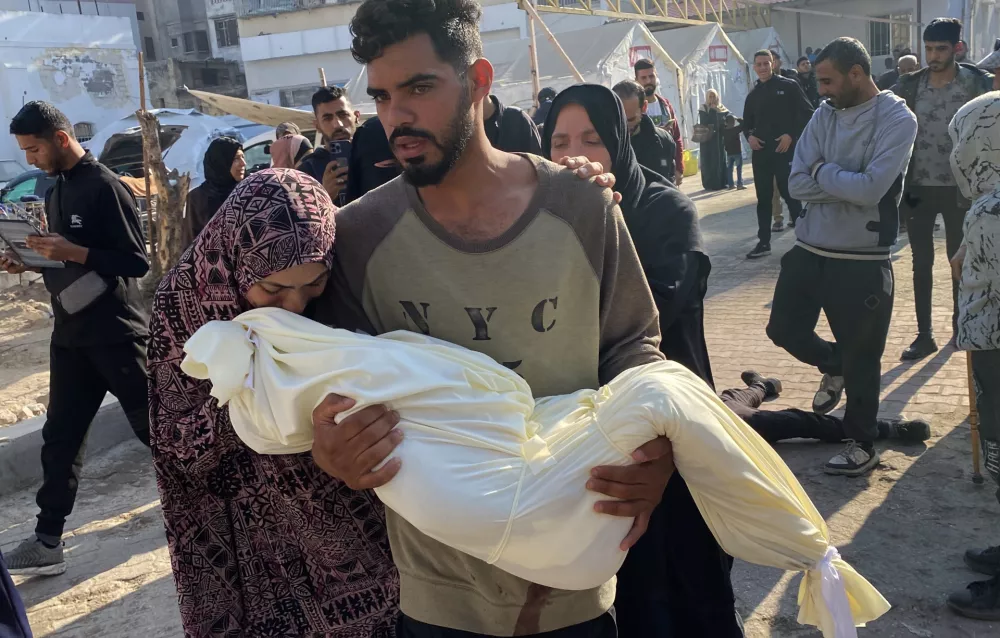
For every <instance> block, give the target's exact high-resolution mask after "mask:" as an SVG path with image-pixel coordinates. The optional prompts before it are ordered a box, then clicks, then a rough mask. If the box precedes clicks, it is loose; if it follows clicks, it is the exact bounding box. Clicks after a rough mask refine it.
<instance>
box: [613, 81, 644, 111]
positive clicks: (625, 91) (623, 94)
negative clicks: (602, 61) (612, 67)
mask: <svg viewBox="0 0 1000 638" xmlns="http://www.w3.org/2000/svg"><path fill="white" fill-rule="evenodd" d="M611 90H612V91H614V92H615V95H617V96H618V97H619V98H621V101H622V102H624V101H625V100H627V99H629V98H632V97H634V98H639V108H640V109H641V108H642V107H643V106H644V105H645V104H646V89H644V88H643V87H642V85H641V84H639V83H638V82H636V81H635V80H622V81H621V82H619V83H618V84H616V85H615V86H614V88H612V89H611Z"/></svg>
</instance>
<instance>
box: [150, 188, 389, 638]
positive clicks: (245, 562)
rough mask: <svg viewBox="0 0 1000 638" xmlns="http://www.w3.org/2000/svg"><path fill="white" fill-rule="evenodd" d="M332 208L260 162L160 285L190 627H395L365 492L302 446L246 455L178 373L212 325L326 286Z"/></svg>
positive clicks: (384, 552)
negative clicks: (188, 350) (193, 341)
mask: <svg viewBox="0 0 1000 638" xmlns="http://www.w3.org/2000/svg"><path fill="white" fill-rule="evenodd" d="M334 210H335V209H334V206H333V203H332V202H331V201H330V198H329V196H328V195H327V194H326V191H325V190H323V187H322V186H321V185H320V184H319V183H318V182H316V181H315V180H313V179H312V178H311V177H309V176H308V175H306V174H304V173H301V172H298V171H294V170H287V169H269V170H265V171H261V172H259V173H256V174H254V175H252V176H251V177H249V178H247V179H245V180H244V181H242V182H240V184H239V186H237V187H236V189H235V190H234V191H233V193H232V194H231V195H230V196H229V198H228V199H227V200H226V202H225V203H224V204H223V206H222V208H220V209H219V212H218V213H217V214H216V215H215V217H214V218H213V219H212V221H211V222H210V223H209V224H208V226H206V227H205V229H204V230H203V231H202V233H201V234H200V235H199V236H198V238H197V240H196V241H195V242H194V244H193V245H192V246H191V247H190V248H188V250H187V251H186V252H185V253H184V255H183V256H182V257H181V261H180V263H179V264H178V265H177V266H176V267H174V268H173V269H172V270H171V271H170V272H169V273H167V275H166V276H165V277H164V278H163V281H162V282H161V284H160V286H159V288H158V289H157V291H156V296H155V299H154V302H153V312H152V321H151V325H150V342H149V354H148V357H149V363H148V368H149V375H150V438H151V444H152V449H153V460H154V465H155V467H156V476H157V482H158V484H159V488H160V496H161V500H162V503H163V516H164V519H165V521H166V528H167V543H168V545H169V548H170V558H171V564H172V566H173V571H174V578H175V581H176V584H177V592H178V598H179V603H180V611H181V618H182V620H183V624H184V632H185V635H186V636H188V637H191V638H201V637H203V636H205V637H207V636H234V637H235V636H240V637H243V636H247V637H249V636H254V637H257V636H315V635H319V636H331V637H336V638H391V637H392V636H393V635H394V633H393V631H394V630H393V625H394V622H395V617H396V609H397V604H398V602H397V597H398V586H399V577H398V575H397V573H396V571H395V568H394V567H393V565H392V561H391V558H390V557H389V547H388V542H387V539H386V533H385V526H384V519H383V511H382V505H381V504H380V503H379V502H378V500H377V499H376V498H375V496H374V495H373V494H372V493H370V492H364V493H362V492H355V491H353V490H351V489H349V488H348V487H347V486H345V485H343V484H342V483H340V482H339V481H337V480H335V479H333V478H331V477H329V476H328V475H326V474H325V473H324V472H323V471H322V470H320V469H319V468H318V467H316V465H315V464H314V463H313V460H312V457H311V455H310V454H308V453H305V454H297V455H288V456H264V455H259V454H256V453H254V452H253V451H251V450H250V449H249V448H247V447H246V446H245V445H244V444H243V443H242V442H241V441H240V440H239V438H238V437H237V436H236V434H235V433H234V432H233V428H232V425H231V423H230V421H229V412H228V410H227V409H225V408H220V407H219V405H218V403H217V402H216V400H215V399H213V398H212V397H211V396H210V395H209V391H210V390H211V384H210V382H208V381H199V380H196V379H192V378H191V377H188V376H187V375H185V374H184V373H183V372H181V369H180V363H181V360H182V358H183V356H184V353H183V348H184V344H185V342H186V341H187V340H188V338H190V336H191V335H192V334H193V333H194V332H195V331H196V330H198V328H200V327H201V326H203V325H204V324H205V323H207V322H209V321H212V320H214V319H220V320H228V319H232V318H233V317H235V316H236V315H238V314H240V313H242V312H244V311H246V310H249V309H250V308H253V307H262V306H276V307H281V308H284V309H286V310H289V311H292V312H297V313H302V311H303V310H304V309H305V307H306V304H307V303H308V302H309V301H311V300H312V299H313V298H315V297H316V296H318V295H319V293H320V292H322V291H323V288H324V286H325V285H326V279H327V275H328V273H329V269H330V266H331V263H332V251H333V237H334Z"/></svg>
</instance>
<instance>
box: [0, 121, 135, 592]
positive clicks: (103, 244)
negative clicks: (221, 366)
mask: <svg viewBox="0 0 1000 638" xmlns="http://www.w3.org/2000/svg"><path fill="white" fill-rule="evenodd" d="M10 132H11V134H12V135H14V136H15V137H16V138H17V142H18V145H19V146H20V147H21V149H22V150H23V151H24V152H25V156H26V157H27V160H28V163H30V164H31V165H33V166H35V167H36V168H39V169H41V170H43V171H45V172H46V173H48V174H49V175H53V176H57V180H56V184H55V186H54V187H53V188H52V190H51V191H49V193H48V195H47V196H46V198H45V213H46V218H47V220H48V231H49V232H48V233H46V234H44V235H39V236H34V237H29V238H28V240H27V243H28V247H29V248H31V249H32V250H34V251H35V252H36V253H38V254H40V255H42V256H43V257H45V258H46V259H49V260H51V261H59V262H63V263H64V264H65V267H63V268H46V269H44V270H43V271H42V276H43V278H44V280H45V287H46V288H47V289H48V291H49V293H50V294H51V295H52V312H53V314H54V315H55V326H54V328H53V331H52V342H51V346H50V364H49V366H50V375H51V377H50V382H49V388H50V389H49V406H48V415H47V418H46V421H45V426H44V427H43V429H42V472H43V480H42V487H41V489H40V490H39V491H38V497H37V502H38V507H39V510H40V512H39V514H38V523H37V525H36V526H35V534H34V536H32V537H31V538H28V539H27V540H25V541H24V542H23V543H22V544H21V545H20V546H18V547H17V548H16V549H14V550H13V551H12V552H10V553H8V554H7V555H6V556H5V557H4V558H5V559H6V562H7V566H8V567H9V568H10V572H11V573H12V574H33V575H43V576H52V575H56V574H61V573H63V572H64V571H66V564H65V562H64V561H63V548H62V534H63V527H64V526H65V524H66V517H67V516H69V515H70V513H71V512H72V511H73V503H74V501H75V500H76V491H77V485H78V483H79V480H80V470H81V467H82V465H83V443H84V440H85V439H86V436H87V431H88V430H89V428H90V423H91V421H92V420H93V418H94V416H95V415H96V414H97V410H98V409H99V408H100V407H101V402H102V401H103V399H104V396H105V394H107V393H108V392H111V393H112V394H113V395H115V396H116V397H118V400H119V402H120V403H121V406H122V409H123V410H124V411H125V415H126V417H128V420H129V423H130V424H131V426H132V429H133V430H134V432H135V435H136V437H137V438H139V440H140V441H142V442H143V443H144V444H146V445H147V446H148V445H149V412H148V402H147V393H148V384H147V379H146V337H147V336H148V333H147V329H146V325H147V323H148V320H147V317H146V314H145V312H144V310H143V309H142V306H141V304H140V300H139V289H138V286H137V285H136V280H137V279H138V278H140V277H142V276H143V275H145V274H146V272H147V271H148V270H149V262H148V261H147V259H146V241H145V239H144V237H143V233H142V226H141V224H140V222H139V215H138V213H137V211H136V203H135V198H134V196H133V195H132V192H131V191H129V189H128V188H127V187H126V186H125V185H124V184H123V183H122V182H121V181H120V180H119V179H118V176H117V175H115V174H114V173H112V172H111V171H110V170H108V169H107V168H106V167H105V166H104V165H102V164H100V163H99V162H98V161H97V160H96V159H94V156H93V155H91V154H90V153H88V152H87V151H85V150H84V149H83V147H82V146H80V143H79V142H77V141H76V138H75V136H74V135H73V126H72V125H71V124H70V122H69V120H68V119H67V118H66V116H65V115H63V114H62V113H61V112H60V111H59V110H58V109H56V108H55V107H54V106H52V105H51V104H48V103H46V102H29V103H28V104H26V105H24V107H23V108H22V109H21V111H20V112H19V113H18V114H17V115H15V116H14V118H13V119H12V120H11V122H10ZM0 268H3V269H4V270H6V271H7V272H8V273H10V274H19V273H22V272H24V271H25V270H27V269H26V268H25V267H24V266H23V265H22V264H20V263H18V262H17V261H16V258H15V257H14V255H13V254H12V253H5V254H4V255H3V256H0Z"/></svg>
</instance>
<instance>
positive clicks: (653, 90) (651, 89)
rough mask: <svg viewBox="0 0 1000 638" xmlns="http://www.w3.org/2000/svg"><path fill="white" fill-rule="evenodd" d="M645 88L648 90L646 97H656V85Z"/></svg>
mask: <svg viewBox="0 0 1000 638" xmlns="http://www.w3.org/2000/svg"><path fill="white" fill-rule="evenodd" d="M643 88H645V89H646V97H653V96H654V95H656V85H655V84H650V85H649V86H647V87H643Z"/></svg>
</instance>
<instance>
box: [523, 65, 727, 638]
mask: <svg viewBox="0 0 1000 638" xmlns="http://www.w3.org/2000/svg"><path fill="white" fill-rule="evenodd" d="M567 104H578V105H580V106H582V107H583V108H584V109H586V111H587V114H588V115H589V116H590V121H591V123H592V124H593V125H594V128H595V130H596V131H597V134H598V135H599V136H600V138H601V141H602V142H603V143H604V146H605V147H606V148H607V150H608V153H609V154H610V155H611V158H612V163H613V166H612V172H613V173H614V175H615V179H616V184H615V190H616V191H617V192H619V193H621V195H622V202H621V210H622V215H623V216H624V218H625V224H626V226H627V227H628V230H629V234H630V235H631V236H632V241H633V242H634V243H635V248H636V252H637V253H638V255H639V261H640V262H641V263H642V267H643V271H644V272H645V274H646V278H647V279H648V280H649V285H650V289H651V290H652V292H653V297H654V299H655V301H656V306H657V309H658V310H659V312H660V330H661V332H662V334H663V341H662V342H661V344H660V350H661V351H662V352H663V353H664V354H665V355H666V357H667V358H668V359H671V360H674V361H678V362H679V363H682V364H683V365H685V366H686V367H688V368H689V369H690V370H692V371H693V372H694V373H695V374H697V375H698V376H700V377H701V378H702V379H704V380H705V381H706V382H707V383H708V384H709V385H712V370H711V364H710V363H709V358H708V348H707V346H706V344H705V330H704V305H703V302H704V299H705V293H706V290H707V288H708V274H709V271H710V270H711V263H710V262H709V259H708V256H707V255H706V254H705V251H704V248H703V246H702V240H701V230H700V229H699V226H698V215H697V210H696V209H695V205H694V203H693V202H692V201H691V200H690V199H689V198H688V197H687V196H686V195H684V194H683V193H681V192H680V191H679V190H678V189H677V188H676V187H675V186H674V185H673V184H671V183H670V182H668V181H667V180H666V179H665V178H663V177H662V176H660V175H658V174H656V173H654V172H652V171H650V170H648V169H644V168H642V167H640V166H639V163H638V161H636V159H635V153H634V152H633V150H632V146H631V144H630V143H629V137H628V127H627V124H626V120H625V111H624V108H623V107H622V104H621V101H620V100H619V99H618V97H617V96H616V95H615V94H614V93H613V92H612V91H611V90H609V89H607V88H605V87H602V86H598V85H589V84H585V85H577V86H573V87H570V88H568V89H566V90H565V91H563V92H562V93H560V94H559V96H558V97H556V99H555V101H554V102H553V104H552V108H551V110H550V111H549V115H548V118H547V119H546V121H545V127H544V128H543V130H542V151H543V153H544V154H545V156H546V157H551V154H552V133H553V132H554V130H555V128H556V122H557V121H558V118H559V112H560V111H561V110H562V109H563V108H564V107H565V106H566V105H567ZM720 139H721V135H720ZM731 567H732V558H730V557H729V556H728V555H726V553H725V552H723V551H722V548H721V547H719V545H718V543H717V542H716V541H715V538H714V537H713V536H712V533H711V531H710V530H709V529H708V526H707V525H706V524H705V521H704V520H703V519H702V517H701V514H700V513H699V512H698V508H697V506H696V505H695V503H694V500H693V499H692V498H691V492H690V491H689V490H688V487H687V484H686V483H685V482H684V480H683V479H682V478H681V477H680V475H678V474H674V476H673V477H672V478H671V479H670V483H669V484H668V485H667V489H666V491H665V492H664V494H663V500H662V501H661V502H660V505H659V506H658V507H657V508H656V509H655V510H654V511H653V516H652V518H651V520H650V524H649V528H648V530H647V532H646V534H645V535H644V536H643V537H642V538H641V539H640V540H639V543H638V544H637V545H636V546H635V547H634V548H633V549H632V550H631V551H630V552H629V554H628V557H626V559H625V564H624V565H623V566H622V569H621V570H620V571H619V572H618V594H617V597H616V599H615V608H616V610H617V620H618V627H619V636H620V638H654V637H655V638H693V637H696V636H697V637H699V638H700V637H702V636H705V637H709V636H710V637H711V638H738V637H741V636H743V630H742V627H741V625H740V621H739V617H738V616H737V614H736V610H735V596H734V594H733V588H732V583H731V581H730V575H729V571H730V569H731Z"/></svg>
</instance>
